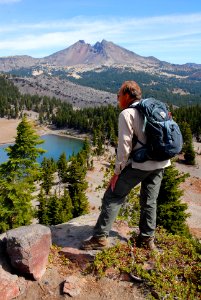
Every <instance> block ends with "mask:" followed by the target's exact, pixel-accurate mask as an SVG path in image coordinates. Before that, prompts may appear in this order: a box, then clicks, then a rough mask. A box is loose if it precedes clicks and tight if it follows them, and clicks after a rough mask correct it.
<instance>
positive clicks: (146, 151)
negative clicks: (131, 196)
mask: <svg viewBox="0 0 201 300" xmlns="http://www.w3.org/2000/svg"><path fill="white" fill-rule="evenodd" d="M129 108H135V109H137V110H138V111H139V112H140V113H141V114H142V115H143V116H144V131H145V133H146V136H147V143H146V145H145V144H143V143H142V142H141V141H139V140H138V139H137V137H135V136H134V138H133V146H135V145H136V144H137V142H138V143H140V144H141V146H142V147H141V148H139V149H137V150H133V151H132V152H131V155H130V156H131V158H132V159H133V160H134V161H135V162H145V161H147V160H155V161H163V160H166V159H169V158H172V157H174V156H175V155H177V154H179V152H180V151H181V149H182V145H183V138H182V134H181V131H180V129H179V126H178V124H177V123H176V122H175V121H174V120H173V119H172V116H171V113H170V111H169V110H168V108H167V106H166V104H165V103H163V102H161V101H159V100H156V99H154V98H147V99H142V100H141V101H140V102H139V103H138V104H137V105H135V106H134V105H133V106H132V105H131V106H130V107H129Z"/></svg>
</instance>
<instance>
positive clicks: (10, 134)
mask: <svg viewBox="0 0 201 300" xmlns="http://www.w3.org/2000/svg"><path fill="white" fill-rule="evenodd" d="M20 122H21V120H20V119H10V120H8V119H6V118H0V128H1V131H0V145H5V144H12V143H14V142H15V139H16V136H17V126H18V125H19V123H20ZM35 130H36V132H37V134H38V135H39V136H40V137H42V136H43V135H47V134H54V135H60V136H64V137H67V138H72V139H77V140H84V139H85V138H87V137H88V136H89V135H87V134H81V133H79V132H78V131H76V130H73V129H69V128H63V129H56V128H52V127H50V126H43V125H42V126H36V127H35Z"/></svg>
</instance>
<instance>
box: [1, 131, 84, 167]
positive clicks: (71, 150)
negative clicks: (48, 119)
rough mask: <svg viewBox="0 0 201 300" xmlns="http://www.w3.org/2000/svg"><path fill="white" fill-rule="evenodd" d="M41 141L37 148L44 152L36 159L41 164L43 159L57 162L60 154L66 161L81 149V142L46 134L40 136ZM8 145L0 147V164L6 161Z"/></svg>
mask: <svg viewBox="0 0 201 300" xmlns="http://www.w3.org/2000/svg"><path fill="white" fill-rule="evenodd" d="M41 140H43V141H44V143H43V144H41V145H39V146H38V147H39V148H42V149H44V150H46V152H45V153H44V154H42V155H41V156H40V157H39V158H38V159H37V162H38V163H41V162H42V160H43V158H44V157H46V158H53V159H54V160H55V161H57V160H58V159H59V157H60V155H61V154H62V153H65V154H66V159H68V158H69V157H70V156H71V155H72V154H77V153H78V152H79V151H80V150H81V149H82V147H83V140H79V139H76V138H70V137H66V136H61V135H55V134H47V135H43V136H41ZM9 145H12V144H3V145H0V164H1V163H3V162H6V161H7V159H8V156H7V152H6V151H5V148H7V147H8V146H9Z"/></svg>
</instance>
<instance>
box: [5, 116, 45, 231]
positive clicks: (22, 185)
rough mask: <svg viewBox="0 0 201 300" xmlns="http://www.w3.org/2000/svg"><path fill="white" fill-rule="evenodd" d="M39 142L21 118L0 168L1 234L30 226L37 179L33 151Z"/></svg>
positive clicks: (37, 168)
mask: <svg viewBox="0 0 201 300" xmlns="http://www.w3.org/2000/svg"><path fill="white" fill-rule="evenodd" d="M41 143H42V141H41V140H40V139H39V136H38V135H37V134H36V133H35V131H34V130H33V128H32V126H31V124H30V123H29V122H28V121H27V120H26V118H23V119H22V121H21V123H20V124H19V125H18V127H17V137H16V140H15V144H14V145H11V146H9V147H8V148H7V152H8V157H9V159H8V161H7V162H5V163H3V164H1V166H0V232H3V231H5V230H8V229H12V228H16V227H18V226H21V225H28V224H30V223H31V221H32V218H33V217H34V216H35V215H34V209H33V207H32V203H31V200H32V192H33V191H34V189H35V186H34V180H35V179H36V178H38V177H39V174H40V172H39V165H38V164H37V162H36V159H37V157H38V156H39V155H40V154H41V153H43V152H44V151H43V150H42V149H39V148H36V146H37V145H38V144H41Z"/></svg>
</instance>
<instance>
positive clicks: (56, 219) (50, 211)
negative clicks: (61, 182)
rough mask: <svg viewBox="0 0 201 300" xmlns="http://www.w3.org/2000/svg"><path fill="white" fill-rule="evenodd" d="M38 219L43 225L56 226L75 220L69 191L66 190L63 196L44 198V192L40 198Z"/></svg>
mask: <svg viewBox="0 0 201 300" xmlns="http://www.w3.org/2000/svg"><path fill="white" fill-rule="evenodd" d="M38 201H39V207H38V212H37V215H38V219H39V222H40V223H41V224H45V225H56V224H61V223H65V222H67V221H69V220H71V219H72V218H73V214H72V210H73V206H72V201H71V198H70V196H69V193H68V191H67V190H66V189H65V190H64V194H63V196H61V197H59V196H57V195H56V193H55V194H54V195H50V196H46V197H45V196H44V194H43V192H42V191H41V193H40V194H39V196H38Z"/></svg>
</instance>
